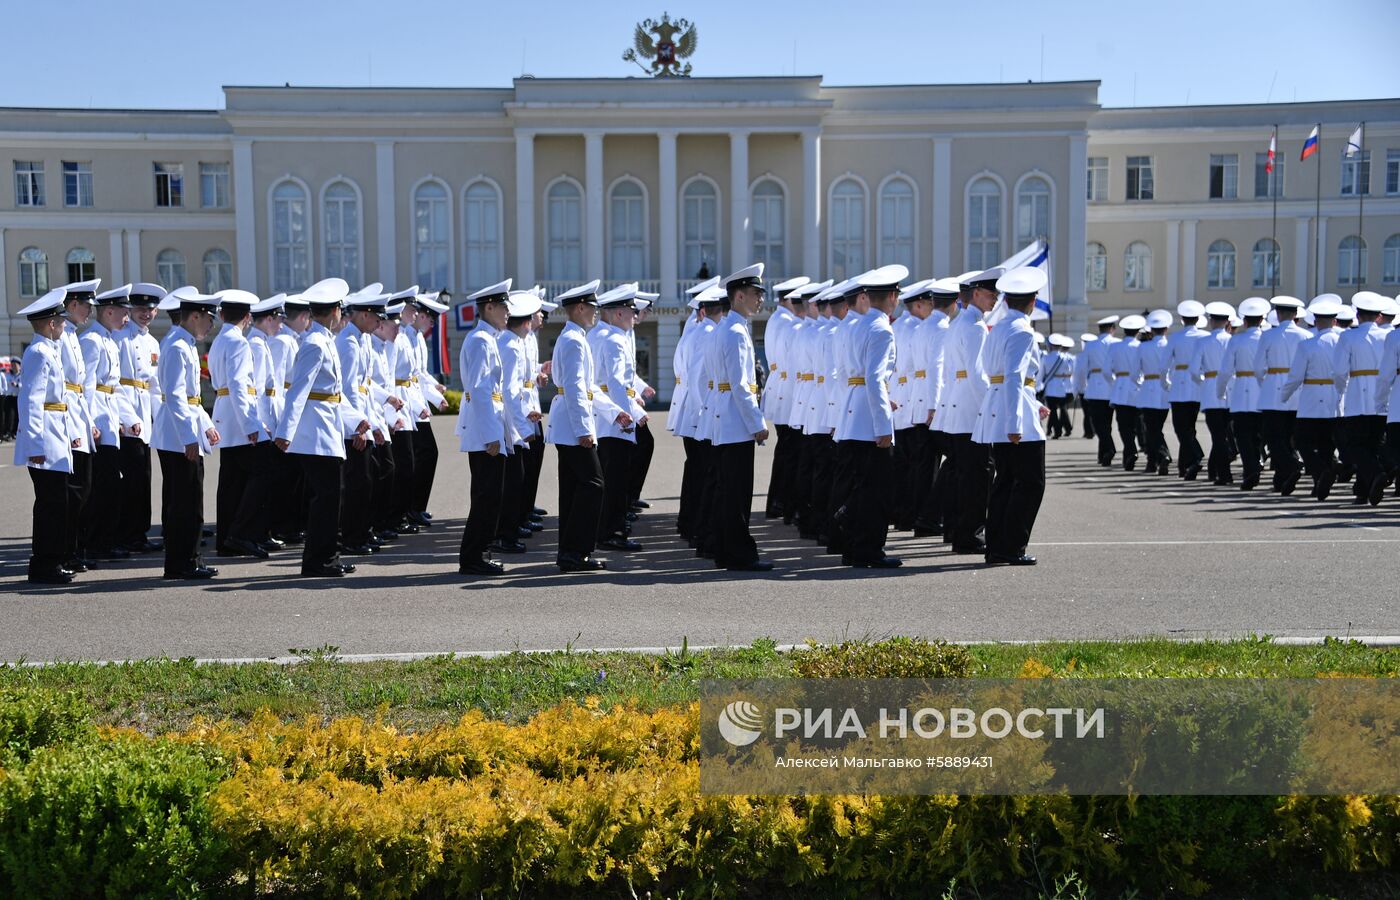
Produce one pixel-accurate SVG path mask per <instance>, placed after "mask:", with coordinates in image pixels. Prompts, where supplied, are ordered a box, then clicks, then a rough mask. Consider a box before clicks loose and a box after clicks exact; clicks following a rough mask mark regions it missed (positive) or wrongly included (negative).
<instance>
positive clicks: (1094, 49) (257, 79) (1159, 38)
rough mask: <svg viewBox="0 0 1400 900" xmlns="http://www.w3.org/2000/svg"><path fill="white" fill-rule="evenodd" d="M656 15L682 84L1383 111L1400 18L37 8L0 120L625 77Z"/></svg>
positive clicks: (941, 8) (887, 2)
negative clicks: (692, 31) (688, 31)
mask: <svg viewBox="0 0 1400 900" xmlns="http://www.w3.org/2000/svg"><path fill="white" fill-rule="evenodd" d="M663 10H664V11H669V12H670V13H671V14H672V16H673V17H686V18H689V19H690V20H691V21H693V22H695V23H696V24H697V26H698V30H699V34H698V36H699V42H698V47H697V50H696V53H695V55H694V57H692V59H691V62H692V63H693V64H694V67H695V71H694V74H695V75H697V76H699V75H716V76H728V75H790V74H793V73H794V72H795V73H796V74H803V75H822V76H824V78H825V80H826V83H827V84H890V83H911V82H915V83H917V82H995V81H1025V80H1027V79H1034V80H1041V79H1042V78H1043V79H1044V80H1047V81H1062V80H1074V79H1094V78H1097V79H1100V80H1101V81H1102V82H1103V86H1102V89H1101V92H1100V95H1099V96H1100V101H1101V102H1102V103H1103V105H1105V106H1130V105H1133V104H1134V102H1136V104H1137V105H1139V106H1148V105H1165V104H1173V105H1175V104H1183V103H1188V102H1189V103H1193V104H1200V103H1256V102H1264V101H1266V100H1269V99H1272V100H1274V101H1291V100H1295V99H1296V100H1300V101H1301V100H1339V99H1358V98H1378V97H1396V96H1400V53H1397V52H1396V47H1395V39H1396V37H1397V36H1400V0H1369V2H1367V0H1306V2H1303V0H1278V2H1269V0H1262V2H1261V0H1167V2H1163V3H1142V2H1135V3H1118V2H1112V0H1110V2H1103V0H1098V2H1084V0H1064V2H1060V0H1041V2H1001V3H998V2H985V0H983V2H972V3H967V2H962V0H956V2H950V0H922V2H919V0H913V2H907V0H877V2H868V3H851V2H849V0H845V2H828V0H809V2H806V3H795V2H786V0H785V2H754V0H747V2H737V0H717V2H716V0H708V2H703V3H701V2H689V3H687V2H684V0H681V2H671V0H646V2H635V0H625V2H596V0H594V2H589V0H573V2H556V0H493V2H490V3H483V2H479V0H455V2H454V0H374V2H371V0H340V2H328V0H232V2H219V0H199V2H193V3H191V2H188V0H181V2H171V0H47V2H44V3H39V4H33V5H31V6H30V7H29V9H28V10H27V11H26V12H25V13H24V15H23V16H18V15H15V14H12V15H10V16H8V17H7V20H6V22H7V25H8V26H9V27H10V29H11V33H10V34H9V35H8V39H7V40H6V41H5V46H4V50H3V52H0V105H4V106H72V107H80V108H81V107H160V108H218V107H219V106H221V105H222V100H223V98H222V95H221V93H220V87H221V86H222V85H225V84H245V85H246V84H282V83H284V82H291V83H292V84H294V85H347V86H358V85H366V84H372V85H377V86H384V85H395V86H403V85H411V86H448V87H457V86H469V87H505V86H508V85H509V84H510V81H511V79H512V78H514V77H517V76H519V75H520V74H522V73H530V74H533V75H536V76H539V77H582V76H607V77H625V76H627V75H639V76H640V75H641V74H642V73H640V72H639V71H638V70H637V69H636V67H635V66H633V65H632V64H630V63H626V62H623V61H622V59H621V54H622V51H623V50H625V49H626V48H627V47H629V46H631V42H632V29H633V26H634V24H635V23H636V22H638V21H640V20H641V19H643V18H647V17H652V18H658V19H659V18H660V16H661V13H662V12H663ZM21 23H22V26H23V27H22V29H19V28H17V26H20V25H21ZM1042 38H1043V43H1044V57H1043V62H1042V54H1041V45H1042ZM1042 65H1043V68H1042Z"/></svg>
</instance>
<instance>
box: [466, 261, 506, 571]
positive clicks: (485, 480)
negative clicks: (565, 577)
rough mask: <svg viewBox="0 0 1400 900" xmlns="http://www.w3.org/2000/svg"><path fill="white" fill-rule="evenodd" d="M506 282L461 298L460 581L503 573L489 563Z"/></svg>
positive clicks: (498, 490) (498, 464) (501, 435)
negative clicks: (471, 318)
mask: <svg viewBox="0 0 1400 900" xmlns="http://www.w3.org/2000/svg"><path fill="white" fill-rule="evenodd" d="M509 297H510V279H509V278H507V279H506V280H505V281H502V282H501V283H499V284H493V285H491V286H490V287H485V288H482V289H481V290H479V291H477V292H476V293H474V294H472V295H470V296H469V297H467V300H468V301H469V302H470V301H474V302H475V303H476V319H477V321H476V327H475V328H473V329H472V330H471V333H470V334H468V335H467V339H466V340H465V341H463V342H462V352H461V366H460V373H461V376H462V406H461V411H460V413H459V414H458V417H457V435H458V438H459V439H460V441H461V449H462V452H463V453H465V454H467V463H468V465H469V466H470V467H471V507H470V509H469V510H468V512H467V521H466V525H465V527H464V528H463V529H462V546H461V550H460V552H459V554H458V560H457V563H458V565H457V571H458V573H460V574H462V575H486V576H491V575H500V574H501V573H503V572H504V571H505V567H504V566H503V565H501V564H500V563H499V562H497V561H496V560H493V559H491V558H490V553H489V551H490V547H491V543H492V542H493V541H494V540H495V539H496V527H497V525H498V524H499V523H500V517H501V500H502V485H503V483H504V481H505V462H506V456H507V455H508V454H509V453H510V452H511V442H510V422H509V419H508V417H507V416H506V408H505V394H504V393H503V392H504V390H505V385H504V381H503V377H504V373H503V372H502V370H501V351H500V345H499V344H498V343H497V338H498V337H499V335H500V333H501V329H503V328H505V324H506V319H507V318H508V317H509V315H510V314H509V311H508V310H507V308H506V301H507V300H508V299H509Z"/></svg>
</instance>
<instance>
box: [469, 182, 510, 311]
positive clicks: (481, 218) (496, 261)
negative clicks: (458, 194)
mask: <svg viewBox="0 0 1400 900" xmlns="http://www.w3.org/2000/svg"><path fill="white" fill-rule="evenodd" d="M462 218H463V228H462V233H463V235H464V238H465V241H466V251H467V271H466V279H465V280H466V283H467V284H470V285H487V284H495V283H496V282H498V281H500V280H501V279H502V278H504V277H505V276H504V275H503V274H502V273H501V195H500V192H499V191H497V190H496V186H495V185H493V184H491V182H489V181H485V180H478V181H474V182H472V183H471V184H470V185H468V186H467V190H466V193H465V194H464V195H463V197H462Z"/></svg>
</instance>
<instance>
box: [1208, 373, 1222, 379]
mask: <svg viewBox="0 0 1400 900" xmlns="http://www.w3.org/2000/svg"><path fill="white" fill-rule="evenodd" d="M1219 374H1220V373H1219V372H1207V373H1206V377H1207V378H1214V377H1215V376H1217V375H1219Z"/></svg>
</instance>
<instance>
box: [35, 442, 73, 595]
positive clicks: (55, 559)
mask: <svg viewBox="0 0 1400 900" xmlns="http://www.w3.org/2000/svg"><path fill="white" fill-rule="evenodd" d="M28 468H29V481H30V482H31V483H32V484H33V485H34V528H33V530H32V531H31V532H30V534H32V535H33V537H32V538H31V539H30V551H29V574H30V575H31V576H33V575H53V574H55V573H57V572H58V569H59V567H60V566H62V565H63V564H64V563H65V562H67V561H68V555H67V552H68V545H67V544H66V543H65V541H64V538H65V534H64V527H63V526H64V520H65V519H66V518H67V516H68V473H67V472H54V471H52V470H49V469H35V468H32V467H28Z"/></svg>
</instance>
